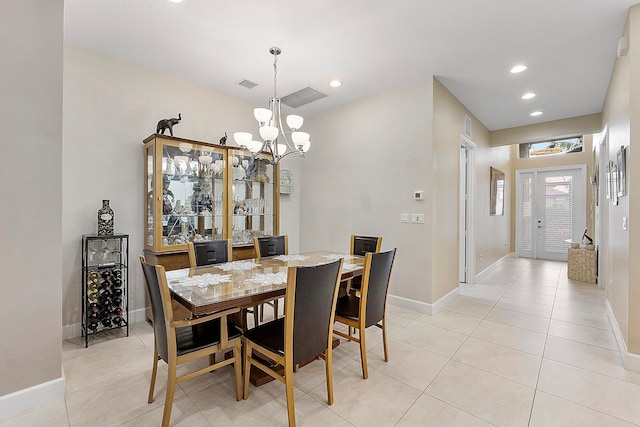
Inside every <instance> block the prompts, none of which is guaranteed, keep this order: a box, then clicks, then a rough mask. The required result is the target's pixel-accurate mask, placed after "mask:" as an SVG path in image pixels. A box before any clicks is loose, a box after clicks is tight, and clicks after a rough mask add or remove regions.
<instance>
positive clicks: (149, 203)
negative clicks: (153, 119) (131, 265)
mask: <svg viewBox="0 0 640 427" xmlns="http://www.w3.org/2000/svg"><path fill="white" fill-rule="evenodd" d="M147 193H148V194H149V197H148V198H147V244H148V245H150V246H153V230H154V229H155V227H154V224H153V217H154V215H153V210H154V209H155V205H156V202H155V199H156V198H155V194H154V193H153V146H150V147H149V148H147Z"/></svg>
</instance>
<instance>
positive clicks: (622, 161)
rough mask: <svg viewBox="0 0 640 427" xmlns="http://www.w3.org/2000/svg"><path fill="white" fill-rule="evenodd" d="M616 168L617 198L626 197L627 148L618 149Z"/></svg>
mask: <svg viewBox="0 0 640 427" xmlns="http://www.w3.org/2000/svg"><path fill="white" fill-rule="evenodd" d="M616 166H617V168H618V196H619V197H622V196H626V195H627V147H625V146H624V145H623V146H621V147H620V149H619V150H618V153H617V154H616Z"/></svg>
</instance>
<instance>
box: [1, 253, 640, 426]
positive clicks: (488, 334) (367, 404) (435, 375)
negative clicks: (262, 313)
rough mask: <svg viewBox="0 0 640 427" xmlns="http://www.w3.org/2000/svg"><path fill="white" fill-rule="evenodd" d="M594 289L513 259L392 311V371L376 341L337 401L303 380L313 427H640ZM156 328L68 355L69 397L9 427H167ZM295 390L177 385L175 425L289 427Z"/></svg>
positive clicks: (219, 383) (302, 395)
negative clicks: (438, 301)
mask: <svg viewBox="0 0 640 427" xmlns="http://www.w3.org/2000/svg"><path fill="white" fill-rule="evenodd" d="M604 300H605V297H604V293H603V291H601V290H599V289H598V288H597V287H596V286H595V285H587V284H583V283H579V282H574V281H570V280H568V279H567V278H566V264H565V263H561V262H549V261H537V260H527V259H518V258H510V259H507V260H505V261H504V262H503V263H502V264H501V265H500V267H499V268H498V269H497V270H496V271H495V272H493V273H492V274H491V276H490V277H488V278H486V279H484V280H482V281H481V283H477V284H474V285H467V286H464V287H463V288H461V295H460V296H459V297H457V298H456V299H455V300H453V301H452V302H451V303H450V304H449V305H448V307H447V309H446V310H444V311H443V312H441V313H439V314H437V315H435V316H429V315H422V314H420V313H416V312H412V311H409V310H405V309H401V308H398V307H393V306H388V323H389V339H390V342H389V346H390V355H391V360H390V361H389V363H385V362H384V361H383V360H382V348H381V335H380V333H379V332H378V330H377V329H376V328H370V330H369V331H368V333H367V343H368V348H369V352H368V355H369V356H368V360H369V379H368V380H363V379H362V377H361V371H360V363H359V355H358V348H357V346H356V345H355V344H353V343H343V344H341V345H340V346H339V347H338V348H337V349H336V350H335V351H334V365H333V372H334V393H335V403H334V404H333V405H332V406H328V405H327V404H326V389H325V383H324V367H323V366H324V365H323V362H320V361H316V362H314V363H312V364H310V365H308V366H306V367H304V368H302V369H300V372H299V373H297V374H296V378H295V384H296V388H295V394H296V417H297V422H298V425H301V426H315V425H317V426H366V427H369V426H403V427H406V426H464V427H468V426H491V425H496V426H545V427H547V426H580V427H583V426H607V427H609V426H632V425H640V373H636V372H631V371H626V370H625V369H624V367H623V365H622V358H621V355H620V352H619V351H618V348H617V345H616V340H615V338H614V335H613V333H612V330H611V326H610V325H609V321H608V319H607V315H606V313H605V308H604ZM152 349H153V335H152V329H151V327H150V326H149V325H147V324H146V323H141V324H135V325H133V326H132V333H131V334H130V336H129V337H128V338H127V337H122V338H118V339H110V340H104V341H103V342H99V343H94V344H92V345H90V346H89V348H88V349H84V348H83V346H82V345H81V343H80V339H76V340H71V341H65V342H64V343H63V361H64V371H65V375H66V398H65V400H64V401H62V402H58V403H55V404H51V405H49V406H47V407H43V408H40V409H38V410H34V411H32V412H29V413H26V414H22V415H21V416H18V417H16V418H13V419H10V420H6V421H4V422H0V427H9V426H53V427H56V426H74V427H75V426H127V427H133V426H155V425H160V421H161V419H162V405H163V401H164V398H163V396H164V388H163V386H164V383H165V378H166V369H165V368H164V367H163V368H162V369H161V370H160V371H159V379H158V383H157V385H156V400H155V401H154V403H153V404H147V403H146V398H147V392H148V387H149V378H150V371H151V359H152V355H151V352H152ZM286 424H287V417H286V403H285V393H284V386H283V385H282V384H280V383H278V382H272V383H270V384H268V385H265V386H262V387H260V388H255V387H253V386H251V388H250V390H249V399H248V400H246V401H242V402H236V400H235V398H234V391H233V381H232V372H231V369H226V368H225V370H222V371H220V372H217V373H214V374H211V375H205V376H202V377H199V378H196V379H194V380H191V381H187V382H184V383H182V384H181V385H179V386H178V388H177V392H176V396H175V401H174V405H173V413H172V417H171V425H173V426H190V427H191V426H194V427H195V426H234V425H251V426H286Z"/></svg>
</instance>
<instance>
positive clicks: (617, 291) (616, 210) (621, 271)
mask: <svg viewBox="0 0 640 427" xmlns="http://www.w3.org/2000/svg"><path fill="white" fill-rule="evenodd" d="M623 34H624V35H628V36H629V45H630V46H631V44H632V43H634V44H635V46H640V6H634V7H632V8H631V9H630V11H629V16H628V19H627V23H626V26H625V29H624V32H623ZM639 74H640V51H638V50H637V49H636V50H632V49H629V53H628V55H627V56H624V57H620V58H617V59H616V62H615V65H614V69H613V74H612V76H611V81H610V83H609V90H608V92H607V97H606V100H605V103H604V108H603V113H602V116H603V123H604V124H605V125H606V127H607V132H606V135H605V136H606V138H607V141H608V151H606V152H605V153H604V155H606V156H607V157H606V158H607V159H610V160H614V161H615V159H616V152H617V151H618V149H619V148H620V146H622V145H626V146H628V151H627V190H628V195H627V196H625V197H621V198H620V200H619V204H618V206H613V205H611V204H610V203H606V204H605V207H606V212H603V216H604V223H605V236H606V237H607V238H606V254H605V262H606V264H605V271H606V285H607V299H608V300H609V303H610V304H611V308H612V310H613V313H614V315H615V318H616V322H617V324H618V326H619V328H620V331H621V333H622V335H623V339H624V341H625V344H626V346H627V350H628V352H629V353H631V354H634V355H635V357H636V359H637V358H638V357H640V289H639V287H638V286H637V285H638V277H640V265H639V264H638V262H634V261H636V260H638V259H640V242H638V239H640V229H639V228H638V227H634V226H633V224H634V223H633V219H631V222H630V226H629V228H628V230H627V231H625V230H623V229H622V219H623V218H624V217H627V218H630V213H631V212H640V184H639V183H640V181H639V177H640V176H639V175H638V174H635V169H638V170H640V152H634V151H638V150H634V148H633V144H632V143H631V142H632V141H634V140H637V138H639V137H640V107H639V106H638V104H639V103H640V84H639V83H638V78H637V76H638V75H639ZM636 181H638V182H636ZM625 361H626V360H625ZM638 366H640V362H638V361H637V360H636V369H638Z"/></svg>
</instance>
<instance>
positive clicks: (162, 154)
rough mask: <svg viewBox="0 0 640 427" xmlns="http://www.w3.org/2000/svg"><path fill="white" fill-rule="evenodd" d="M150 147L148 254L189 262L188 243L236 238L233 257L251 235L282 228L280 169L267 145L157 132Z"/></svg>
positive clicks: (173, 264) (174, 264)
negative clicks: (247, 147) (249, 147)
mask: <svg viewBox="0 0 640 427" xmlns="http://www.w3.org/2000/svg"><path fill="white" fill-rule="evenodd" d="M144 144H145V145H144V150H145V202H144V203H145V209H144V212H145V224H146V233H145V249H144V252H145V257H146V258H147V261H148V262H151V263H154V264H162V265H164V266H165V268H167V269H168V270H172V269H176V268H183V267H187V266H188V264H189V261H188V256H187V243H188V242H198V241H205V240H219V239H232V241H233V254H234V259H243V258H251V257H252V256H253V238H254V237H260V236H271V235H277V234H278V233H279V215H278V214H279V212H278V210H279V202H280V199H279V188H278V187H279V181H280V180H279V175H278V172H279V171H278V166H277V165H272V164H271V162H270V161H269V159H270V158H269V157H268V155H267V154H266V153H261V154H259V155H257V156H253V155H252V153H251V152H249V151H243V150H241V149H239V148H238V147H227V146H225V145H218V144H210V143H206V142H199V141H192V140H187V139H182V138H176V137H172V136H165V135H159V134H154V135H151V136H150V137H148V138H147V139H145V140H144Z"/></svg>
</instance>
